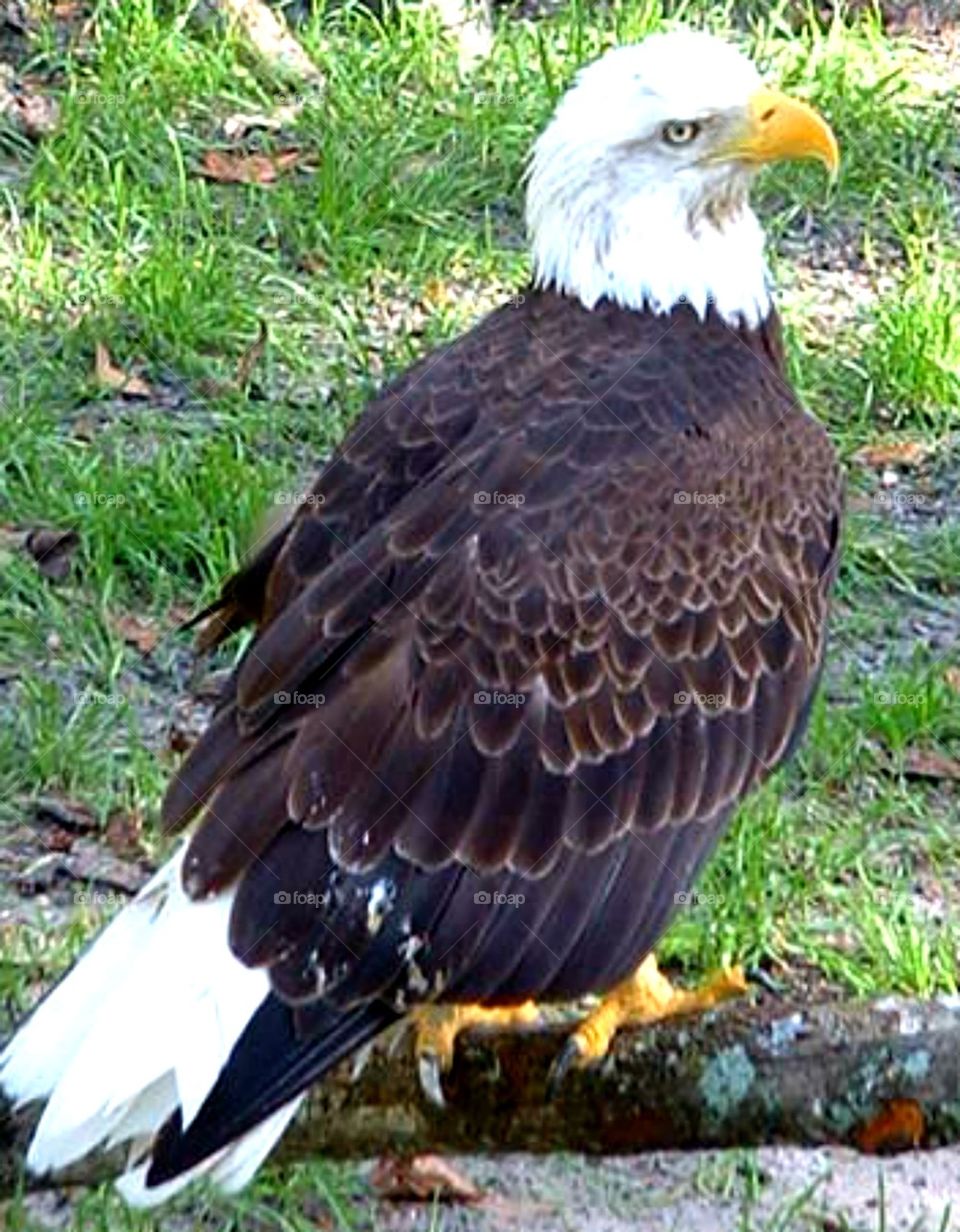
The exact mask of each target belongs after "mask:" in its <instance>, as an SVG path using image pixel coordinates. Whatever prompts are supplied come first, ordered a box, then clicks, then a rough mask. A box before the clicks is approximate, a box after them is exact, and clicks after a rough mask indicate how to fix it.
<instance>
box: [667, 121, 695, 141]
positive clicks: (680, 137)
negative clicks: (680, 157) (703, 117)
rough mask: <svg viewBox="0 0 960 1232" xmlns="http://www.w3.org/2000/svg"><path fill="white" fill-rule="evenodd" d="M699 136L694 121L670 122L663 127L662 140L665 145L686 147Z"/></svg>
mask: <svg viewBox="0 0 960 1232" xmlns="http://www.w3.org/2000/svg"><path fill="white" fill-rule="evenodd" d="M699 135H700V125H699V124H698V123H697V122H696V120H671V121H670V123H669V124H665V125H664V126H663V139H664V141H665V142H666V143H667V145H688V144H689V143H690V142H691V141H693V140H694V139H695V138H696V137H698V136H699Z"/></svg>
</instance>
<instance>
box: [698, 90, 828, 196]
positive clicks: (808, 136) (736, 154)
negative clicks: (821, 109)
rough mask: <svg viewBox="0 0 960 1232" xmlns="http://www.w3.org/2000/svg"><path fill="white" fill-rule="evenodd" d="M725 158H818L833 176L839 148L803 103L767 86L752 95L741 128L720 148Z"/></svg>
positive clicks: (764, 160) (821, 120) (824, 124)
mask: <svg viewBox="0 0 960 1232" xmlns="http://www.w3.org/2000/svg"><path fill="white" fill-rule="evenodd" d="M722 154H723V156H724V157H725V158H740V159H742V160H743V161H744V162H747V163H772V162H776V161H777V160H778V159H781V158H818V159H819V160H820V161H821V162H822V163H824V164H825V165H826V167H827V168H828V170H829V172H830V174H831V175H835V174H836V172H837V168H838V167H839V165H840V149H839V147H838V145H837V139H836V137H834V135H833V132H832V130H831V128H830V125H829V124H828V123H827V122H826V120H825V119H824V118H823V116H821V115H820V114H819V113H818V112H816V111H814V109H813V108H812V107H809V106H808V105H807V104H806V103H801V102H799V101H798V100H797V99H795V98H788V96H787V95H786V94H782V93H781V92H780V91H779V90H771V89H769V88H767V87H766V86H763V87H762V88H761V89H759V90H757V92H756V93H755V94H754V95H753V96H752V98H751V99H750V102H749V104H748V107H747V123H746V126H745V128H744V129H742V130H741V132H740V133H738V134H737V136H736V137H735V138H734V140H733V141H731V142H730V143H729V144H728V145H726V146H725V147H724V149H723V151H722Z"/></svg>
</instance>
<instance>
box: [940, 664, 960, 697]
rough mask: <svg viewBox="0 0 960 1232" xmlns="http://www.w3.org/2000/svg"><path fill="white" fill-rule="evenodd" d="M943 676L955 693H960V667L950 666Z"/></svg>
mask: <svg viewBox="0 0 960 1232" xmlns="http://www.w3.org/2000/svg"><path fill="white" fill-rule="evenodd" d="M943 678H944V680H945V681H946V682H947V684H948V685H949V686H950V688H951V689H953V691H954V692H955V693H960V667H948V668H947V670H946V671H945V672H944V673H943Z"/></svg>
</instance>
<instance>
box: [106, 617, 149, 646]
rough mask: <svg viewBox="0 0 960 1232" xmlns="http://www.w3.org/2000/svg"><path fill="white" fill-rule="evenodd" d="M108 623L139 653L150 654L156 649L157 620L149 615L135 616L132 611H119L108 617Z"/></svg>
mask: <svg viewBox="0 0 960 1232" xmlns="http://www.w3.org/2000/svg"><path fill="white" fill-rule="evenodd" d="M110 624H111V625H112V626H113V628H114V630H115V631H116V632H117V633H119V634H120V636H121V637H122V638H123V640H124V641H125V642H126V643H127V644H128V645H130V646H135V647H136V648H137V650H139V651H140V653H141V654H150V652H151V651H153V650H156V648H157V643H158V642H159V641H160V637H161V632H160V629H159V628H158V627H157V622H156V621H155V620H151V619H150V617H149V616H137V615H135V614H134V613H132V612H130V613H121V614H120V615H118V616H111V617H110Z"/></svg>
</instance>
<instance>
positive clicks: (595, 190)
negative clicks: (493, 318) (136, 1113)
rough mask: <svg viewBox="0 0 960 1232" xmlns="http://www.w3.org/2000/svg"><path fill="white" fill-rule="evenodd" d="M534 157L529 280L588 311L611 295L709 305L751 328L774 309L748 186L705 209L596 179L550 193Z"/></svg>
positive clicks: (632, 302) (659, 307) (669, 304)
mask: <svg viewBox="0 0 960 1232" xmlns="http://www.w3.org/2000/svg"><path fill="white" fill-rule="evenodd" d="M552 179H553V177H552V176H551V175H544V174H538V167H537V165H536V161H535V162H534V166H533V168H532V172H531V177H530V183H529V186H528V193H527V224H528V228H529V231H530V239H531V245H532V250H533V263H534V282H535V284H536V285H538V286H541V287H553V288H555V289H556V290H557V291H559V292H561V293H563V294H566V295H575V296H576V297H577V298H578V299H579V300H580V301H581V302H582V303H583V304H584V305H585V307H587V308H593V307H594V305H595V304H597V303H598V302H599V301H600V300H601V299H610V300H613V301H614V302H616V303H618V304H621V305H623V306H624V307H625V308H638V309H642V308H646V309H650V310H652V311H654V312H658V313H667V312H669V311H670V310H671V309H672V308H674V307H675V306H676V305H677V304H681V303H688V304H690V305H691V307H693V308H694V309H695V310H696V312H698V313H699V315H700V316H701V317H704V316H705V315H706V312H707V309H708V307H710V306H711V305H713V307H714V308H715V309H716V311H717V312H718V313H719V314H720V316H721V317H723V319H724V320H726V321H727V322H728V324H730V325H732V326H734V327H739V326H742V325H745V326H747V327H748V328H756V327H757V326H758V325H760V324H761V323H762V322H763V321H764V320H765V319H766V317H767V316H768V315H769V313H770V311H771V307H772V301H771V295H770V285H769V275H768V271H767V265H766V261H765V259H764V251H763V250H764V236H763V230H762V228H761V226H760V223H759V222H758V221H757V217H756V215H755V214H754V212H753V210H752V209H751V208H750V206H749V204H748V202H747V194H746V183H744V184H743V185H736V186H735V188H734V191H733V192H731V193H729V194H728V195H727V196H726V197H725V198H722V199H719V198H715V199H713V200H711V201H709V202H708V203H707V204H706V205H704V204H702V203H700V202H695V201H690V202H685V201H682V200H678V197H677V193H676V187H675V186H667V187H660V186H653V187H651V186H650V185H643V186H642V187H635V186H631V185H629V184H622V183H616V182H614V183H611V182H610V180H609V179H607V178H606V177H604V176H602V175H600V176H595V177H589V178H588V179H587V180H585V181H584V182H582V183H581V185H580V186H579V187H578V188H572V189H568V191H566V192H564V191H563V190H562V189H561V191H559V192H558V191H556V188H557V185H556V182H555V181H554V182H553V183H551V180H552Z"/></svg>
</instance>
